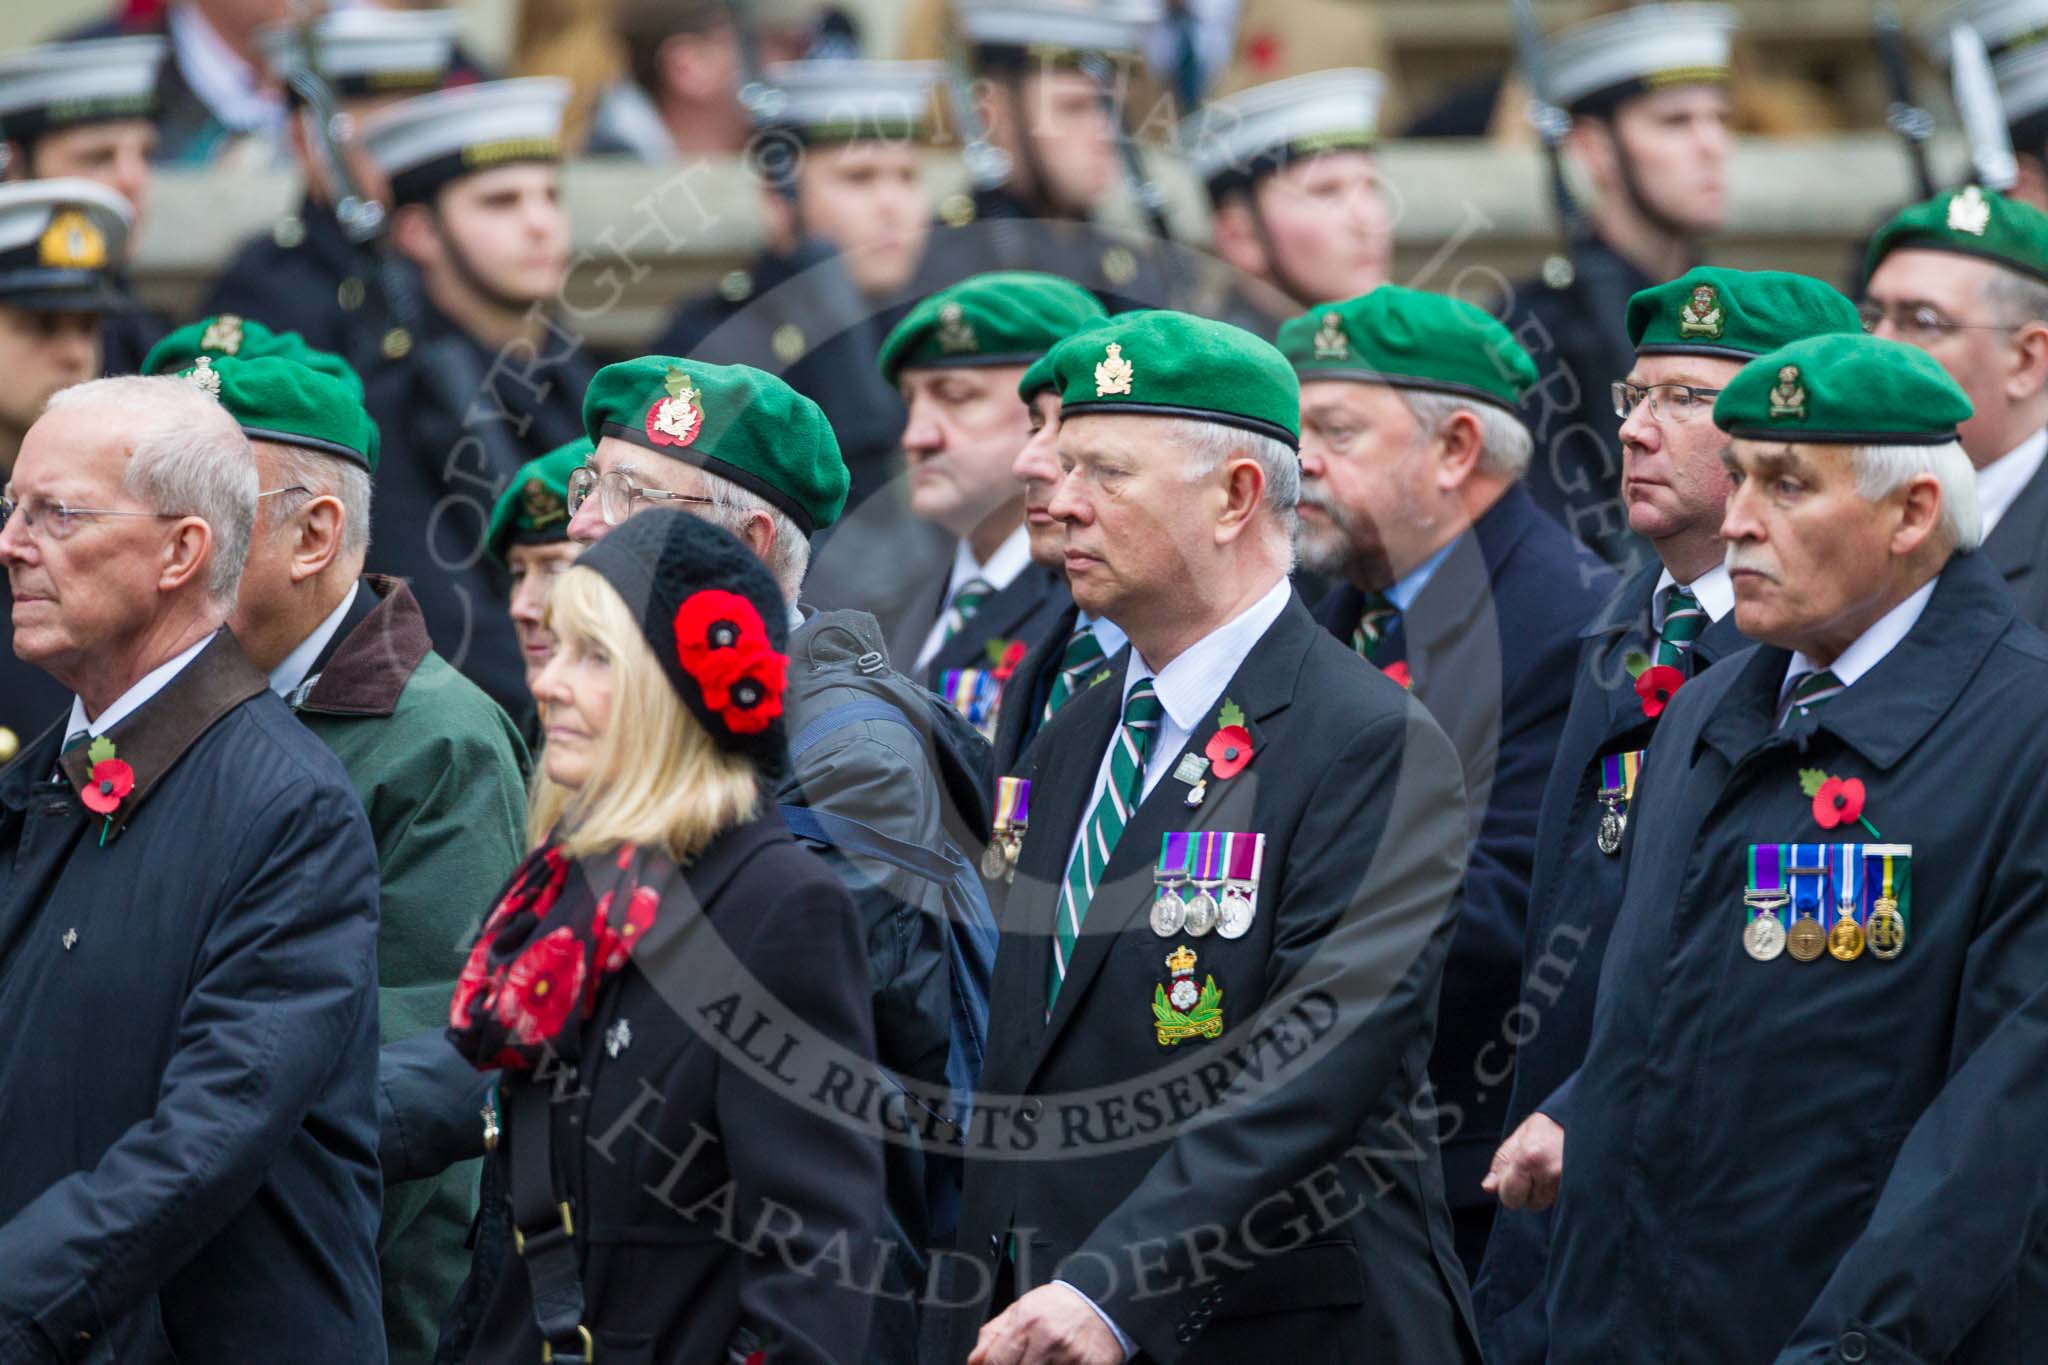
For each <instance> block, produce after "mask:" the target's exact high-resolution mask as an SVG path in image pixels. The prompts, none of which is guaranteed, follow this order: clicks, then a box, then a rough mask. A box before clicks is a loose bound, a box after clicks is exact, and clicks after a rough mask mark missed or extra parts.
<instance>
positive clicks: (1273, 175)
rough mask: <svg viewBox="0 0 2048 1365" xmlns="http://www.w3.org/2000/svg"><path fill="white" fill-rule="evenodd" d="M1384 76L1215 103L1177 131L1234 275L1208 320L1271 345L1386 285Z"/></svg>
mask: <svg viewBox="0 0 2048 1365" xmlns="http://www.w3.org/2000/svg"><path fill="white" fill-rule="evenodd" d="M1385 87H1386V80H1385V78H1384V77H1382V76H1381V75H1380V73H1379V72H1377V71H1366V70H1360V69H1352V70H1345V71H1317V72H1313V73H1311V74H1309V75H1306V76H1294V77H1291V78H1289V79H1287V80H1284V81H1274V82H1272V83H1271V84H1269V85H1257V86H1253V87H1252V88H1251V89H1249V90H1241V91H1239V92H1237V93H1236V94H1234V95H1227V96H1225V97H1223V98H1222V99H1218V100H1214V101H1211V102H1210V104H1209V105H1208V106H1207V107H1206V108H1204V109H1203V110H1202V111H1201V112H1200V113H1197V114H1194V115H1191V116H1190V117H1189V118H1187V119H1186V120H1184V121H1183V122H1182V123H1181V126H1180V142H1181V150H1182V152H1183V153H1184V154H1185V155H1186V156H1187V157H1188V159H1189V162H1190V163H1191V164H1192V166H1193V168H1194V171H1195V174H1196V175H1197V176H1198V177H1200V179H1201V181H1202V183H1203V185H1204V186H1205V187H1206V188H1207V189H1208V192H1209V205H1210V209H1211V216H1210V224H1211V232H1212V247H1213V250H1214V251H1215V253H1216V254H1217V255H1218V256H1220V257H1222V259H1223V261H1224V263H1225V264H1226V265H1228V266H1229V267H1230V275H1229V279H1228V284H1227V288H1226V289H1225V290H1224V291H1223V294H1222V296H1221V297H1220V298H1218V299H1217V300H1215V301H1214V304H1213V306H1212V307H1210V308H1207V309H1205V310H1203V311H1205V312H1207V313H1209V314H1210V315H1211V316H1214V317H1220V318H1222V319H1223V320H1224V321H1226V322H1234V323H1236V324H1237V325H1238V326H1240V327H1242V328H1244V329H1245V330H1247V331H1250V332H1256V333H1258V334H1259V335H1260V336H1262V337H1266V338H1268V339H1271V338H1272V337H1273V336H1275V335H1277V334H1278V332H1279V330H1280V324H1281V323H1283V322H1285V321H1286V320H1287V319H1288V318H1291V317H1293V316H1294V315H1295V314H1296V313H1298V312H1300V311H1301V310H1302V309H1304V308H1307V307H1310V306H1312V305H1314V304H1317V303H1322V302H1324V301H1326V300H1328V299H1348V298H1353V297H1355V296H1357V295H1359V294H1364V293H1366V292H1368V291H1370V290H1373V289H1376V288H1378V287H1379V286H1380V285H1382V284H1385V283H1386V282H1387V275H1388V273H1389V272H1390V270H1391V269H1392V267H1393V254H1394V227H1393V215H1392V212H1391V211H1390V209H1389V207H1388V204H1387V198H1386V191H1385V188H1384V187H1383V185H1382V184H1381V181H1380V173H1379V162H1378V158H1377V157H1375V156H1374V155H1373V150H1372V149H1373V145H1374V144H1375V143H1376V142H1377V141H1378V137H1379V108H1380V96H1381V94H1382V93H1383V91H1384V90H1385Z"/></svg>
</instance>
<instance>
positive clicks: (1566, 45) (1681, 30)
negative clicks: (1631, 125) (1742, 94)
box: [1543, 4, 1737, 113]
mask: <svg viewBox="0 0 2048 1365" xmlns="http://www.w3.org/2000/svg"><path fill="white" fill-rule="evenodd" d="M1736 22H1737V21H1736V17H1735V11H1734V10H1732V9H1729V8H1728V7H1727V6H1725V5H1692V4H1675V5H1663V4H1651V5H1638V6H1636V7H1635V8H1634V9H1626V10H1622V11H1621V12H1619V13H1617V14H1610V15H1607V16H1605V17H1603V18H1599V19H1593V20H1589V21H1587V22H1586V23H1583V24H1575V25H1573V26H1572V27H1571V28H1568V29H1566V30H1564V31H1563V32H1562V33H1559V34H1558V35H1557V36H1556V37H1555V38H1552V39H1551V40H1550V41H1549V42H1548V43H1546V44H1545V45H1544V51H1543V61H1544V64H1545V66H1546V67H1547V70H1546V72H1545V74H1546V75H1547V76H1548V77H1549V86H1550V90H1549V95H1550V99H1551V101H1552V102H1553V103H1555V104H1557V105H1559V106H1561V107H1563V108H1565V109H1569V110H1571V111H1572V112H1574V113H1597V112H1601V111H1603V110H1608V109H1612V108H1613V107H1614V106H1615V105H1617V104H1619V103H1620V102H1621V101H1622V100H1624V99H1627V98H1628V97H1629V96H1631V95H1639V94H1642V93H1643V92H1644V91H1647V90H1657V89H1662V88H1664V87H1667V86H1674V85H1701V84H1713V85H1718V84H1725V83H1726V82H1727V80H1728V50H1729V45H1730V39H1731V36H1732V35H1733V33H1734V31H1735V28H1736Z"/></svg>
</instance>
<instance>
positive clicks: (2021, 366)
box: [1862, 185, 2048, 626]
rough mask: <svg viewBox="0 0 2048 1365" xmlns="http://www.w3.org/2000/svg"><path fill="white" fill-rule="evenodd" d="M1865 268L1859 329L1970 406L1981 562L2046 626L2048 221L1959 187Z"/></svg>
mask: <svg viewBox="0 0 2048 1365" xmlns="http://www.w3.org/2000/svg"><path fill="white" fill-rule="evenodd" d="M1866 265H1867V269H1868V273H1869V283H1868V284H1866V285H1865V286H1864V298H1863V306H1862V314H1863V325H1864V327H1865V328H1866V329H1867V330H1868V331H1870V332H1871V333H1872V334H1874V335H1876V336H1881V337H1890V338H1892V339H1893V340H1896V341H1904V342H1908V343H1910V344H1912V345H1914V346H1918V347H1919V348H1920V349H1921V350H1923V351H1926V352H1927V353H1928V354H1929V355H1931V356H1933V357H1934V358H1935V359H1936V360H1938V361H1940V362H1941V367H1942V368H1943V369H1944V370H1947V371H1948V373H1949V377H1950V378H1951V379H1953V380H1955V381H1956V383H1957V384H1959V385H1961V386H1962V390H1963V392H1964V393H1965V394H1967V395H1969V399H1970V405H1971V407H1972V409H1973V410H1974V411H1973V414H1972V416H1971V417H1970V418H1969V420H1967V421H1965V422H1964V423H1963V424H1962V427H1961V431H1962V441H1963V453H1964V454H1966V455H1968V456H1969V457H1970V463H1971V464H1972V465H1974V466H1975V467H1976V469H1977V503H1978V507H1979V508H1980V510H1981V511H1982V513H1983V516H1984V553H1985V554H1986V555H1988V556H1990V558H1991V562H1992V563H1993V564H1994V565H1996V566H1997V567H1998V571H1999V572H2000V573H2001V574H2003V575H2004V576H2005V586H2006V591H2007V592H2009V593H2011V594H2012V599H2013V605H2014V606H2015V607H2016V608H2018V610H2019V614H2020V617H2021V618H2022V619H2023V620H2027V621H2031V622H2032V623H2033V624H2035V625H2037V626H2048V470H2044V469H2043V465H2044V463H2048V430H2044V428H2048V214H2044V213H2042V212H2041V211H2040V210H2039V209H2036V208H2034V207H2032V206H2031V205H2028V204H2024V203H2021V202H2019V201H2017V200H2013V199H2007V198H2006V197H2005V196H2003V195H2000V194H1997V193H1994V192H1993V191H1990V190H1986V189H1980V188H1979V187H1977V186H1975V185H1970V186H1966V187H1965V188H1963V189H1960V190H1955V191H1951V192H1949V193H1946V194H1939V195H1936V196H1935V197H1934V198H1932V199H1929V200H1925V201H1923V202H1921V203H1918V204H1914V205H1911V206H1909V207H1907V208H1905V209H1903V210H1901V211H1900V212H1899V214H1898V216H1897V217H1895V218H1893V219H1892V220H1891V221H1890V222H1889V223H1887V224H1885V226H1884V227H1883V228H1882V229H1881V230H1880V231H1879V232H1878V234H1877V236H1876V237H1874V238H1872V239H1871V243H1870V254H1869V258H1868V260H1867V262H1866Z"/></svg>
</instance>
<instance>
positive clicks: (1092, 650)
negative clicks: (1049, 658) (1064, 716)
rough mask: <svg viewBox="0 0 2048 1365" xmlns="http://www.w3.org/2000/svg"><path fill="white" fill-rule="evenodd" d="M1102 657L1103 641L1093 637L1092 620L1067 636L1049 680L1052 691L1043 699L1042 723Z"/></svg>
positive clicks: (1078, 689)
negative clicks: (1055, 674)
mask: <svg viewBox="0 0 2048 1365" xmlns="http://www.w3.org/2000/svg"><path fill="white" fill-rule="evenodd" d="M1102 660H1103V653H1102V641H1100V640H1098V639H1096V638H1095V626H1094V625H1093V623H1090V624H1088V625H1084V626H1082V627H1081V628H1080V629H1078V630H1076V631H1075V632H1074V633H1073V634H1072V635H1070V636H1068V637H1067V648H1066V652H1065V653H1063V654H1061V655H1060V672H1059V676H1058V677H1056V678H1054V679H1053V680H1052V694H1051V695H1050V696H1048V697H1047V698H1046V699H1045V715H1044V716H1043V717H1042V718H1041V722H1040V723H1041V724H1042V723H1043V722H1044V721H1048V720H1051V719H1052V713H1053V712H1055V711H1057V710H1059V709H1060V708H1061V707H1062V706H1065V705H1066V704H1067V702H1068V701H1069V700H1070V699H1071V698H1072V697H1073V695H1074V694H1075V693H1076V692H1078V691H1080V690H1081V678H1082V676H1083V675H1084V674H1086V673H1087V672H1088V671H1089V670H1090V669H1092V668H1094V667H1096V666H1097V665H1098V664H1100V663H1101V662H1102Z"/></svg>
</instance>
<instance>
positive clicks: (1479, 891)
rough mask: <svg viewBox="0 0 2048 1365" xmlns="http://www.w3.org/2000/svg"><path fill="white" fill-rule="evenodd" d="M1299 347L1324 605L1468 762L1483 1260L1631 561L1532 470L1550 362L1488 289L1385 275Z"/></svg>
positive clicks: (1467, 1259)
mask: <svg viewBox="0 0 2048 1365" xmlns="http://www.w3.org/2000/svg"><path fill="white" fill-rule="evenodd" d="M1280 349H1281V351H1282V352H1283V353H1284V354H1285V355H1286V356H1287V358H1288V359H1289V360H1290V361H1291V362H1293V365H1294V369H1295V373H1296V375H1297V376H1299V378H1300V380H1301V417H1302V443H1301V469H1302V497H1301V531H1300V535H1299V541H1300V549H1301V558H1302V563H1303V566H1304V567H1305V568H1307V569H1309V570H1310V571H1311V572H1314V573H1318V574H1323V575H1326V576H1327V577H1329V578H1331V579H1332V580H1334V581H1336V582H1337V583H1338V585H1339V586H1337V587H1336V588H1335V589H1333V590H1332V591H1331V593H1330V594H1329V596H1327V597H1326V598H1324V599H1323V601H1322V604H1321V605H1320V606H1318V607H1317V608H1316V617H1317V619H1318V620H1319V621H1321V622H1322V624H1323V626H1324V627H1325V628H1327V629H1328V630H1329V631H1330V633H1331V634H1333V635H1335V636H1336V637H1337V638H1338V639H1340V640H1342V641H1344V642H1345V643H1346V644H1348V645H1350V646H1351V648H1352V649H1354V650H1355V651H1357V653H1358V654H1359V655H1360V656H1361V657H1363V658H1364V659H1365V660H1366V661H1367V662H1368V663H1371V664H1374V665H1376V666H1377V667H1379V669H1380V670H1381V671H1382V672H1385V673H1386V674H1387V675H1388V676H1390V677H1393V678H1395V679H1397V680H1398V681H1400V682H1401V684H1402V685H1403V686H1406V687H1409V688H1412V689H1413V691H1414V693H1415V696H1416V698H1417V700H1419V701H1421V702H1422V704H1423V705H1424V706H1426V707H1428V708H1429V711H1430V714H1431V715H1432V716H1434V717H1435V718H1436V721H1437V723H1438V724H1439V725H1441V726H1442V727H1443V728H1444V732H1445V733H1446V734H1448V735H1449V736H1450V737H1451V742H1452V743H1453V744H1454V745H1456V746H1457V749H1458V757H1459V761H1460V762H1461V763H1462V764H1463V766H1464V770H1465V794H1466V802H1467V806H1466V809H1467V824H1468V833H1469V839H1470V853H1469V861H1468V862H1467V865H1466V872H1465V882H1464V887H1463V891H1462V898H1463V909H1462V910H1461V911H1460V914H1459V921H1458V931H1457V936H1456V937H1455V938H1454V939H1452V941H1451V955H1450V958H1449V960H1448V961H1447V962H1446V963H1445V964H1444V992H1443V1008H1442V1012H1441V1014H1440V1016H1439V1018H1438V1022H1437V1031H1436V1046H1435V1050H1434V1052H1433V1053H1432V1054H1431V1057H1430V1076H1431V1079H1432V1080H1433V1081H1434V1083H1435V1086H1436V1101H1437V1103H1438V1105H1439V1106H1440V1109H1441V1112H1442V1115H1443V1121H1442V1123H1441V1124H1440V1126H1439V1127H1440V1131H1439V1134H1438V1137H1439V1140H1440V1142H1441V1144H1442V1160H1443V1167H1444V1186H1445V1192H1446V1194H1447V1195H1448V1196H1449V1199H1450V1203H1451V1216H1452V1220H1453V1223H1454V1227H1455V1230H1456V1234H1457V1241H1458V1255H1459V1258H1460V1259H1461V1260H1462V1261H1463V1262H1464V1264H1465V1271H1466V1274H1467V1276H1468V1277H1470V1276H1476V1275H1477V1274H1478V1270H1479V1260H1480V1256H1481V1254H1482V1253H1483V1252H1484V1251H1485V1248H1486V1238H1487V1233H1488V1230H1489V1228H1490V1227H1491V1226H1492V1223H1493V1212H1494V1208H1495V1207H1496V1206H1495V1202H1494V1200H1493V1197H1492V1196H1491V1195H1489V1194H1488V1193H1487V1192H1486V1191H1484V1190H1483V1189H1481V1188H1480V1182H1481V1181H1482V1180H1483V1179H1484V1178H1485V1175H1486V1168H1487V1162H1488V1160H1489V1159H1490V1158H1491V1157H1492V1156H1493V1151H1494V1148H1495V1147H1496V1146H1498V1145H1499V1142H1500V1136H1501V1133H1502V1131H1503V1128H1502V1120H1503V1118H1504V1116H1505V1114H1506V1112H1507V1081H1508V1076H1509V1064H1506V1063H1499V1062H1498V1061H1497V1058H1496V1054H1497V1053H1499V1052H1500V1051H1501V1049H1500V1048H1499V1047H1498V1046H1497V1045H1496V1040H1497V1039H1498V1038H1499V1037H1500V1033H1501V1029H1502V1027H1503V1024H1504V1021H1505V1020H1506V1019H1507V1018H1508V1016H1510V1015H1511V1014H1512V1013H1513V1011H1514V1009H1515V1002H1516V1000H1517V998H1518V997H1519V995H1520V993H1521V992H1520V988H1521V973H1522V941H1523V926H1524V922H1525V920H1526V918H1527V913H1528V904H1529V879H1530V875H1531V872H1532V869H1533V865H1534V862H1535V856H1536V824H1537V817H1538V815H1539V813H1540V811H1541V809H1542V796H1543V780H1544V778H1545V777H1546V776H1547V775H1548V773H1549V771H1550V764H1551V759H1552V758H1553V756H1554V755H1555V754H1556V752H1557V743H1558V738H1559V736H1560V735H1561V734H1562V733H1563V730H1564V720H1565V712H1566V710H1567V709H1568V708H1569V706H1570V704H1571V671H1572V670H1571V663H1572V656H1573V654H1574V653H1575V652H1576V649H1577V641H1578V634H1579V630H1580V628H1581V627H1583V626H1584V625H1585V624H1586V622H1587V621H1588V620H1590V619H1591V618H1592V615H1593V613H1594V612H1595V611H1597V610H1598V609H1599V607H1600V603H1601V602H1602V601H1603V600H1604V599H1605V598H1606V596H1607V594H1608V593H1609V592H1611V591H1612V590H1613V588H1614V575H1613V574H1612V573H1611V572H1609V571H1608V570H1606V569H1605V568H1603V567H1602V566H1601V565H1600V563H1599V561H1598V560H1596V559H1594V558H1593V557H1592V556H1591V555H1589V554H1587V553H1586V552H1585V551H1583V550H1581V549H1580V548H1579V547H1578V546H1577V545H1574V544H1573V543H1572V540H1571V537H1570V536H1568V535H1566V534H1565V533H1564V531H1563V530H1562V529H1561V528H1560V527H1559V526H1558V525H1557V523H1555V522H1553V521H1551V520H1550V519H1549V518H1548V517H1546V516H1544V515H1543V514H1542V513H1541V512H1540V511H1538V510H1537V508H1536V504H1535V502H1534V500H1533V499H1532V498H1531V497H1530V496H1529V493H1528V490H1527V489H1525V488H1524V487H1523V485H1522V476H1523V474H1524V473H1525V472H1526V470H1527V469H1528V465H1529V449H1530V444H1531V442H1530V438H1529V432H1528V429H1527V428H1526V427H1524V426H1523V425H1522V421H1521V418H1520V417H1519V416H1517V415H1516V405H1517V403H1518V402H1520V400H1521V399H1522V398H1523V396H1524V395H1525V394H1526V392H1527V389H1528V386H1529V385H1530V384H1532V383H1533V382H1535V378H1536V367H1535V365H1534V364H1533V362H1531V360H1530V359H1529V356H1528V354H1527V353H1526V352H1524V351H1523V350H1522V348H1521V347H1520V346H1518V345H1516V344H1515V340H1514V338H1513V337H1511V336H1509V335H1508V333H1507V329H1506V328H1504V327H1503V326H1501V324H1500V323H1498V322H1496V321H1495V320H1494V319H1492V318H1490V317H1488V316H1487V315H1486V314H1485V313H1484V312H1482V311H1481V310H1480V309H1478V308H1475V307H1473V306H1472V305H1471V304H1468V303H1464V302H1462V301H1460V300H1457V299H1451V298H1446V297H1444V296H1443V295H1440V294H1426V293H1422V292H1419V291H1417V290H1412V289H1404V288H1402V287H1400V286H1399V285H1382V286H1381V287H1380V288H1378V289H1375V290H1374V291H1373V292H1372V293H1370V294H1367V295H1365V296H1363V297H1362V298H1356V299H1351V300H1348V301H1346V302H1344V303H1337V304H1328V305H1325V306H1323V307H1320V308H1316V309H1313V310H1311V311H1310V312H1308V313H1306V314H1304V315H1302V316H1301V317H1298V318H1295V319H1294V320H1293V321H1291V322H1289V323H1287V324H1286V325H1285V326H1284V327H1282V328H1281V329H1280Z"/></svg>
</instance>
